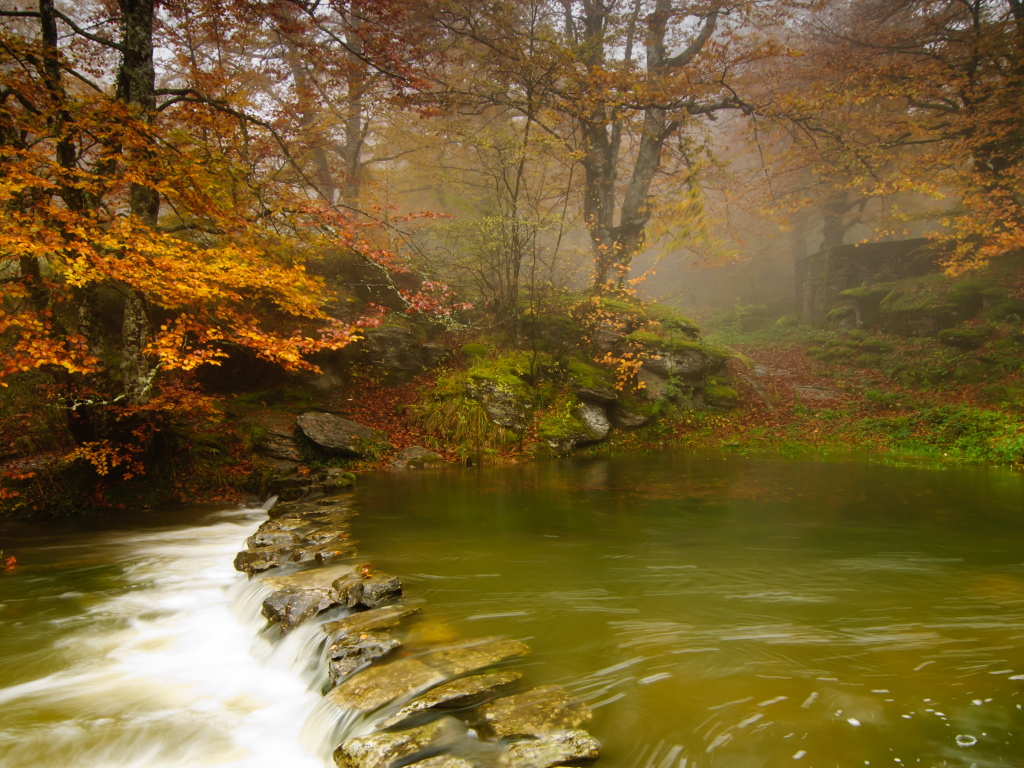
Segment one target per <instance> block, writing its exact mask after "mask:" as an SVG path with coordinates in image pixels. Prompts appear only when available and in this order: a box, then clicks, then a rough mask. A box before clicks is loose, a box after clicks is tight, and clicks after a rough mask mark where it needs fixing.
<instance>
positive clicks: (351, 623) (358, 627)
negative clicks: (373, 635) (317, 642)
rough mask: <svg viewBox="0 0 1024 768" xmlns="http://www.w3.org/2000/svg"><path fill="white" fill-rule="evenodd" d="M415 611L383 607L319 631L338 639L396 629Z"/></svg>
mask: <svg viewBox="0 0 1024 768" xmlns="http://www.w3.org/2000/svg"><path fill="white" fill-rule="evenodd" d="M417 611H419V608H410V607H409V606H407V605H385V606H383V607H381V608H374V609H372V610H369V611H361V612H360V613H353V614H352V615H351V616H346V617H345V618H343V619H338V620H337V621H332V622H330V623H328V624H324V625H323V627H321V629H322V630H323V632H324V634H326V635H328V636H330V637H332V638H335V639H338V638H341V637H344V636H345V635H350V634H353V633H354V634H357V635H358V634H360V633H362V632H373V631H375V630H378V629H388V628H390V627H396V626H398V622H400V621H401V620H402V619H404V618H405V617H406V616H411V615H412V614H414V613H416V612H417Z"/></svg>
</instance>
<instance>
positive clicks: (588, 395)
mask: <svg viewBox="0 0 1024 768" xmlns="http://www.w3.org/2000/svg"><path fill="white" fill-rule="evenodd" d="M576 397H578V398H579V399H580V400H586V401H588V402H591V403H602V404H605V405H607V404H608V403H614V402H615V401H616V400H618V399H619V393H618V392H616V391H615V390H614V389H610V388H609V387H578V388H577V389H576Z"/></svg>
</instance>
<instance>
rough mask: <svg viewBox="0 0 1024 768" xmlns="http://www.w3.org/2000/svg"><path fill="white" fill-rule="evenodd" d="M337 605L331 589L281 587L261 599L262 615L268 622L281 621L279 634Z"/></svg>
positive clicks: (285, 633)
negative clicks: (264, 598)
mask: <svg viewBox="0 0 1024 768" xmlns="http://www.w3.org/2000/svg"><path fill="white" fill-rule="evenodd" d="M336 605H338V595H337V593H336V592H335V591H334V590H332V589H296V588H295V587H290V588H288V589H282V590H279V591H277V592H275V593H274V594H272V595H271V596H270V597H268V598H267V599H266V600H264V601H263V610H262V612H263V615H264V616H265V617H266V618H267V620H268V621H270V622H275V621H279V622H281V634H282V635H287V634H288V633H289V632H291V631H292V630H293V629H295V628H296V627H297V626H299V625H300V624H302V623H303V622H304V621H307V620H309V619H311V618H313V617H314V616H316V615H317V614H318V613H322V612H323V611H326V610H327V609H328V608H333V607H334V606H336Z"/></svg>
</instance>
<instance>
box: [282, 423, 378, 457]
mask: <svg viewBox="0 0 1024 768" xmlns="http://www.w3.org/2000/svg"><path fill="white" fill-rule="evenodd" d="M295 421H296V423H297V424H298V425H299V429H300V430H302V434H304V435H305V436H306V437H308V438H309V439H310V440H311V441H313V442H314V443H315V444H316V445H317V446H319V447H320V448H322V449H324V450H325V451H330V452H332V453H338V454H341V455H343V456H351V457H353V458H363V457H365V456H366V455H367V454H370V453H377V452H379V451H381V450H383V449H384V448H385V447H386V446H387V444H388V441H387V436H386V435H385V434H384V433H383V432H378V431H377V430H375V429H370V427H364V426H363V425H362V424H357V423H356V422H354V421H352V420H351V419H344V418H342V417H341V416H335V415H333V414H330V413H316V412H314V411H311V412H309V413H304V414H302V415H301V416H299V417H298V418H297V419H296V420H295Z"/></svg>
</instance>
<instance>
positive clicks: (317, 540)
mask: <svg viewBox="0 0 1024 768" xmlns="http://www.w3.org/2000/svg"><path fill="white" fill-rule="evenodd" d="M347 538H348V529H347V528H317V529H316V530H315V531H310V532H309V533H307V534H306V535H305V536H304V537H303V538H302V542H303V543H304V544H326V543H327V542H329V541H335V540H336V539H347Z"/></svg>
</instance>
